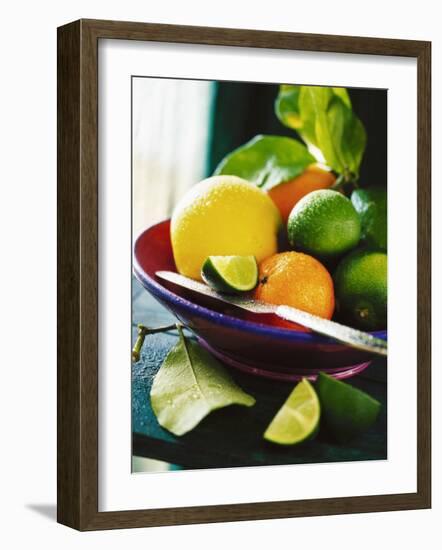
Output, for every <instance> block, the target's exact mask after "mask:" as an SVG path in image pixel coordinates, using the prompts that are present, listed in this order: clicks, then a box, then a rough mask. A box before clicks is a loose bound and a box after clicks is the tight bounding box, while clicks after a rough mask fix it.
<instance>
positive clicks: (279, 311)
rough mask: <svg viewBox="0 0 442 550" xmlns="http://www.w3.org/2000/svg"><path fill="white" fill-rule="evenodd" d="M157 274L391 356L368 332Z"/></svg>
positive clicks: (168, 273)
mask: <svg viewBox="0 0 442 550" xmlns="http://www.w3.org/2000/svg"><path fill="white" fill-rule="evenodd" d="M155 274H156V276H157V277H159V278H160V279H164V280H165V281H169V282H170V283H173V284H175V285H178V286H181V287H184V288H187V289H188V290H192V291H193V292H197V293H199V294H204V295H205V296H210V298H215V299H216V300H220V301H221V302H225V303H227V304H231V305H234V306H237V307H240V308H242V309H245V310H247V311H251V312H252V313H273V314H275V315H277V316H278V317H281V318H282V319H285V320H286V321H291V322H292V323H298V324H300V325H303V326H304V327H306V328H309V329H311V330H313V331H314V332H318V333H319V334H323V335H325V336H329V337H330V338H334V339H335V340H338V341H339V342H343V343H344V344H347V345H349V346H351V347H353V348H356V349H360V350H363V351H368V352H370V353H374V354H376V355H382V356H383V357H386V356H387V342H385V341H384V340H381V339H380V338H376V337H375V336H372V335H371V334H368V333H367V332H363V331H361V330H357V329H354V328H351V327H347V326H346V325H341V324H340V323H336V322H335V321H329V320H328V319H323V318H322V317H318V316H316V315H312V314H311V313H307V312H305V311H302V310H300V309H296V308H294V307H289V306H276V305H273V304H267V303H265V302H260V301H257V300H253V299H252V298H250V297H248V296H234V295H227V294H221V293H219V292H217V291H216V290H213V289H212V288H210V287H209V286H208V285H205V284H203V283H200V282H198V281H194V280H193V279H189V278H188V277H184V276H183V275H179V274H178V273H174V272H173V271H157V272H156V273H155Z"/></svg>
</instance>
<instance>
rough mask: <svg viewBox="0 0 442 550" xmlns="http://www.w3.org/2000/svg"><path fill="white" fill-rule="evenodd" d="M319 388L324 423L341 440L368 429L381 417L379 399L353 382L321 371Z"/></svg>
mask: <svg viewBox="0 0 442 550" xmlns="http://www.w3.org/2000/svg"><path fill="white" fill-rule="evenodd" d="M316 389H317V391H318V396H319V401H320V402H321V410H322V418H323V421H324V424H325V425H326V426H327V427H328V429H329V430H330V431H331V433H332V434H333V435H334V436H335V437H336V439H337V440H338V441H341V442H344V441H348V440H349V439H351V438H353V437H355V436H356V435H358V434H360V433H362V432H364V431H366V430H367V429H368V428H369V427H370V426H371V425H372V424H373V423H374V422H375V421H376V419H377V417H378V414H379V411H380V409H381V404H380V403H379V401H377V400H376V399H374V398H373V397H371V396H370V395H368V394H367V393H365V392H363V391H361V390H359V389H357V388H355V387H353V386H351V385H350V384H346V383H345V382H341V381H340V380H336V379H335V378H332V377H331V376H328V375H327V374H324V373H323V372H320V373H319V376H318V382H317V387H316Z"/></svg>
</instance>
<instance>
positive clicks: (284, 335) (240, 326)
mask: <svg viewBox="0 0 442 550" xmlns="http://www.w3.org/2000/svg"><path fill="white" fill-rule="evenodd" d="M168 221H169V220H163V221H161V222H159V223H156V224H153V225H151V226H149V227H148V228H147V229H145V230H144V231H142V232H141V233H140V234H139V235H138V237H137V238H136V240H135V242H134V245H133V260H132V261H133V272H134V274H135V276H136V278H137V279H138V280H139V281H140V283H141V284H142V285H143V286H144V288H145V289H147V290H148V291H149V292H150V293H151V294H152V295H153V296H155V297H157V298H159V299H162V300H164V301H165V302H167V303H171V304H173V305H174V306H177V307H179V308H181V309H183V310H184V311H186V312H188V313H191V314H197V315H199V316H200V317H202V318H204V319H207V320H209V321H211V322H214V323H216V324H219V325H222V326H225V327H227V328H232V329H235V330H243V331H245V332H249V333H252V334H255V335H265V336H267V337H272V338H276V339H279V340H290V341H293V342H305V343H310V344H331V343H332V344H336V343H337V342H336V340H334V339H333V338H329V337H328V336H322V335H321V334H317V333H314V332H302V331H297V330H293V329H288V328H282V327H281V328H279V327H274V326H270V325H266V324H264V323H256V322H254V321H246V320H244V319H239V318H237V317H233V316H231V315H226V314H224V313H219V312H218V311H213V310H211V309H209V308H206V307H204V306H200V305H199V304H195V303H194V302H191V301H190V300H187V299H186V298H182V297H181V296H179V295H178V294H175V293H174V292H172V291H171V290H169V289H167V288H166V287H164V286H163V285H161V284H160V283H159V282H158V281H156V280H155V279H153V278H152V277H151V276H150V275H148V274H147V273H146V272H145V271H144V269H143V268H142V267H141V265H140V264H139V262H138V259H137V255H136V249H137V245H138V243H139V242H140V241H141V239H142V238H144V237H145V235H146V233H148V232H150V231H151V230H152V229H154V228H155V227H158V226H159V225H162V224H164V223H167V222H168ZM171 309H172V310H173V308H172V307H171ZM370 334H372V335H373V336H376V337H377V338H382V339H383V340H386V339H387V331H386V330H382V331H376V332H371V333H370ZM339 345H342V346H345V344H342V343H340V342H339Z"/></svg>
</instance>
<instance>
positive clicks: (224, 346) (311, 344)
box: [133, 220, 387, 381]
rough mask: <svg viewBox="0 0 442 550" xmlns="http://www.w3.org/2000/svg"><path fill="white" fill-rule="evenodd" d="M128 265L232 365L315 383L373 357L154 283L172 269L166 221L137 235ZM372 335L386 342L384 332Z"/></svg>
mask: <svg viewBox="0 0 442 550" xmlns="http://www.w3.org/2000/svg"><path fill="white" fill-rule="evenodd" d="M133 266H134V273H135V276H136V277H137V279H138V280H139V281H140V282H141V284H142V285H143V286H144V288H145V289H146V290H147V291H148V292H150V294H152V296H154V298H156V299H157V300H158V301H159V302H160V303H161V304H163V305H164V306H165V307H166V308H167V309H169V310H170V311H171V312H172V313H173V314H174V315H175V316H176V317H177V319H178V320H179V321H180V322H181V323H182V324H183V325H185V326H186V327H188V328H189V329H190V330H191V331H192V332H193V333H194V334H195V336H196V337H197V338H198V340H199V341H200V343H201V344H202V345H203V346H205V347H206V348H207V349H208V350H209V351H210V352H211V353H213V354H214V355H215V356H216V357H218V358H219V359H220V360H221V361H222V362H224V363H226V364H228V365H230V366H232V367H235V368H239V369H241V370H243V371H246V372H249V373H251V374H255V375H259V376H266V377H268V378H273V379H281V380H287V381H294V380H299V379H300V378H302V377H304V376H305V377H307V378H309V379H315V377H316V375H317V373H318V372H319V371H320V370H322V371H324V372H327V373H329V374H332V375H333V376H335V377H336V378H347V377H349V376H353V375H355V374H357V373H359V372H361V371H362V370H363V369H365V368H366V367H367V366H368V365H369V364H370V361H371V359H372V358H373V356H372V355H371V354H369V353H367V352H363V351H359V350H356V349H354V348H352V347H350V346H347V345H345V344H341V343H338V342H336V341H335V340H332V339H330V338H327V337H324V336H321V335H320V334H315V333H313V332H302V331H299V330H291V329H287V328H280V327H277V326H274V325H272V323H273V322H274V321H275V318H274V316H273V315H268V314H265V315H262V314H253V313H249V312H246V311H244V310H241V309H239V308H236V307H233V306H229V305H227V304H223V303H222V302H219V301H217V300H214V299H212V298H209V297H206V296H201V295H197V294H195V293H193V292H191V291H189V290H186V289H184V288H181V287H179V286H177V285H174V284H172V283H168V282H165V281H163V280H160V279H158V278H157V277H156V276H155V272H156V271H159V270H170V271H176V267H175V263H174V259H173V253H172V246H171V242H170V220H166V221H164V222H161V223H158V224H156V225H154V226H152V227H150V228H149V229H146V230H145V231H144V232H143V233H141V235H140V236H139V237H138V238H137V240H136V242H135V245H134V262H133ZM373 335H375V336H377V337H378V338H382V339H384V340H386V339H387V331H379V332H374V333H373Z"/></svg>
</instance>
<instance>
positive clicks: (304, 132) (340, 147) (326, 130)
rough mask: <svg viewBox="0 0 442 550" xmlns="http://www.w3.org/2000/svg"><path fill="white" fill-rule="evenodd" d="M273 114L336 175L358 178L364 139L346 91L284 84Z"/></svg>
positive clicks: (364, 136) (365, 138) (364, 144)
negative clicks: (294, 131)
mask: <svg viewBox="0 0 442 550" xmlns="http://www.w3.org/2000/svg"><path fill="white" fill-rule="evenodd" d="M275 112H276V115H277V117H278V118H279V120H280V121H281V122H282V123H283V124H284V125H285V126H288V127H289V128H292V129H293V130H296V132H297V133H298V134H299V136H300V137H301V138H302V139H303V141H304V142H305V143H306V144H307V145H308V147H309V150H310V151H311V152H313V153H314V154H315V156H316V158H317V160H318V161H320V162H325V163H326V164H327V165H328V166H329V167H330V168H332V169H333V170H334V171H335V172H338V173H339V174H346V175H347V174H352V175H353V176H354V177H356V178H357V177H358V175H359V167H360V164H361V161H362V157H363V154H364V151H365V146H366V142H367V136H366V133H365V129H364V126H363V124H362V122H361V121H360V119H359V118H358V117H357V116H356V114H355V113H354V112H353V109H352V105H351V101H350V96H349V95H348V92H347V90H346V89H345V88H335V87H327V86H291V85H283V86H281V87H280V91H279V94H278V96H277V98H276V101H275Z"/></svg>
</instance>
